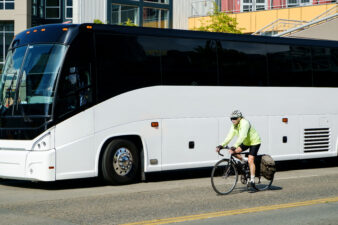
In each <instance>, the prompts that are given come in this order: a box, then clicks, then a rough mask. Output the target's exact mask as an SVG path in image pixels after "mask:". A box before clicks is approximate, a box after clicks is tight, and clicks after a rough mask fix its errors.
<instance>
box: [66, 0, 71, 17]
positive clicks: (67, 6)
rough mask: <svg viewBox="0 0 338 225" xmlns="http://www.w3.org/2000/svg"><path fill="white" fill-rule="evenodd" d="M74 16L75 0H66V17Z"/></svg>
mask: <svg viewBox="0 0 338 225" xmlns="http://www.w3.org/2000/svg"><path fill="white" fill-rule="evenodd" d="M72 18H73V0H66V19H72Z"/></svg>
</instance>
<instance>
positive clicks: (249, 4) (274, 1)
mask: <svg viewBox="0 0 338 225" xmlns="http://www.w3.org/2000/svg"><path fill="white" fill-rule="evenodd" d="M336 1H337V0H221V11H223V12H228V13H239V12H251V11H260V10H269V9H283V8H291V7H299V6H309V5H319V4H329V3H332V2H336Z"/></svg>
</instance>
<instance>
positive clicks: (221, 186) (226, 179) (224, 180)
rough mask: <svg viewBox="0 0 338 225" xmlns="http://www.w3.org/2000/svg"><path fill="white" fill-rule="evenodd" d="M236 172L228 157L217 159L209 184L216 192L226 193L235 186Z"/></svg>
mask: <svg viewBox="0 0 338 225" xmlns="http://www.w3.org/2000/svg"><path fill="white" fill-rule="evenodd" d="M237 180H238V172H237V170H236V167H235V165H234V164H232V163H231V162H230V161H229V160H228V159H222V160H220V161H218V162H217V163H216V164H215V166H214V168H213V169H212V172H211V185H212V188H213V189H214V190H215V192H216V193H218V194H220V195H226V194H228V193H230V192H231V191H232V190H233V189H234V188H235V186H236V184H237Z"/></svg>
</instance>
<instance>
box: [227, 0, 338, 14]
mask: <svg viewBox="0 0 338 225" xmlns="http://www.w3.org/2000/svg"><path fill="white" fill-rule="evenodd" d="M253 1H255V0H253ZM265 1H266V2H267V0H265ZM302 1H303V2H302ZM284 3H285V4H281V5H267V4H266V5H265V7H264V8H262V5H261V4H260V5H257V6H259V7H257V8H256V7H255V6H254V5H255V4H254V3H253V4H252V5H251V6H252V7H251V8H250V10H249V9H247V10H245V9H231V10H224V11H222V12H224V13H243V12H255V11H264V10H272V9H286V8H295V7H303V6H311V5H324V4H332V3H338V0H318V1H316V0H312V1H311V0H310V1H309V2H304V0H296V3H288V0H285V1H284ZM246 5H249V4H246Z"/></svg>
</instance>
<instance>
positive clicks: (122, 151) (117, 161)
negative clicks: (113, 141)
mask: <svg viewBox="0 0 338 225" xmlns="http://www.w3.org/2000/svg"><path fill="white" fill-rule="evenodd" d="M113 166H114V171H115V172H116V174H117V175H120V176H125V175H127V174H128V173H129V172H130V171H131V169H132V167H133V156H132V154H131V152H130V150H129V149H127V148H119V149H118V150H117V151H116V153H115V154H114V161H113Z"/></svg>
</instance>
